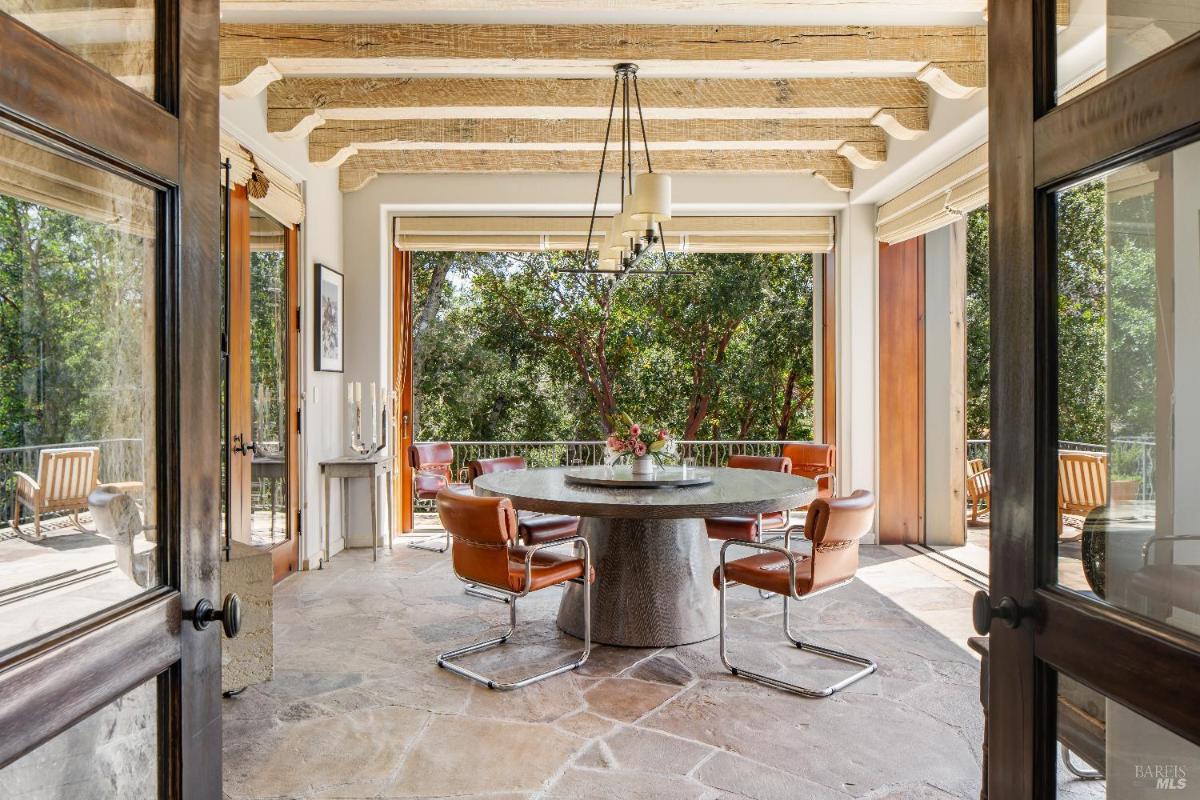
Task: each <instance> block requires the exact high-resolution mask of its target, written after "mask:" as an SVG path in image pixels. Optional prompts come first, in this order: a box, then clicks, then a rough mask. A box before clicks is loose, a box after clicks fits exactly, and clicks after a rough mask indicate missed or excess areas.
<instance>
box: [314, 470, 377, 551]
mask: <svg viewBox="0 0 1200 800" xmlns="http://www.w3.org/2000/svg"><path fill="white" fill-rule="evenodd" d="M394 462H395V459H394V457H393V456H390V455H387V456H382V455H377V456H372V457H370V458H362V457H356V456H342V457H341V458H331V459H329V460H328V461H322V462H321V481H322V483H323V484H324V486H323V488H324V499H325V531H324V535H325V536H324V538H325V560H326V561H328V560H329V559H330V558H332V556H331V554H330V533H329V505H330V504H329V494H330V492H329V484H330V481H331V480H332V479H333V478H341V481H342V536H343V537H345V539H346V547H347V548H349V547H350V491H349V489H350V480H351V479H352V478H366V479H367V481H368V486H369V492H368V493H369V494H370V496H371V500H370V502H371V537H372V543H371V552H372V558H373V560H376V561H378V560H379V494H378V481H379V478H380V476H382V477H383V479H384V483H385V484H387V489H386V492H385V494H386V495H387V516H386V517H385V518H384V528H385V534H384V535H385V536H386V537H387V545H388V549H389V550H391V549H392V530H393V527H392V471H393V470H394V468H395V467H394Z"/></svg>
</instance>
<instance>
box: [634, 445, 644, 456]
mask: <svg viewBox="0 0 1200 800" xmlns="http://www.w3.org/2000/svg"><path fill="white" fill-rule="evenodd" d="M633 454H634V455H637V456H644V455H646V445H644V444H642V443H641V442H638V443H637V444H635V445H634V446H633Z"/></svg>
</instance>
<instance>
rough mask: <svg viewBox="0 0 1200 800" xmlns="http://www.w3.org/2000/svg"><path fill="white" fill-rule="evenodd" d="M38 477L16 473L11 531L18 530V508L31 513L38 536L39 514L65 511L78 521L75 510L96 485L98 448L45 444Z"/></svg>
mask: <svg viewBox="0 0 1200 800" xmlns="http://www.w3.org/2000/svg"><path fill="white" fill-rule="evenodd" d="M40 459H41V460H40V461H39V463H38V476H37V480H34V479H33V478H31V477H30V476H28V475H26V474H25V473H24V472H18V473H16V478H17V486H16V491H15V493H14V498H13V500H14V502H13V519H12V526H13V530H15V531H17V532H18V533H20V532H21V508H22V507H24V508H27V509H29V511H30V513H31V514H33V533H34V535H35V536H38V537H40V536H41V535H42V515H43V514H47V513H53V512H56V511H69V512H71V518H72V520H73V521H74V522H75V527H77V528H82V526H81V525H80V524H79V512H80V511H82V510H84V509H86V508H87V507H88V495H89V494H91V492H92V490H93V489H95V488H96V486H97V485H98V484H99V482H100V481H99V475H100V449H99V448H96V447H47V448H46V449H45V450H42V451H41V453H40Z"/></svg>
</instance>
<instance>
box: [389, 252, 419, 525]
mask: <svg viewBox="0 0 1200 800" xmlns="http://www.w3.org/2000/svg"><path fill="white" fill-rule="evenodd" d="M412 281H413V275H412V253H410V252H408V251H407V250H400V249H399V248H392V390H393V391H394V392H395V394H396V399H395V402H394V403H393V404H392V408H393V409H394V415H395V417H394V419H393V420H392V423H393V424H394V426H395V428H396V445H395V454H396V460H397V464H396V471H395V473H394V480H395V496H396V497H397V498H398V499H399V503H400V505H399V509H400V513H399V514H397V515H396V523H395V524H396V526H397V527H398V528H399V531H393V533H397V532H398V533H409V532H411V531H412V529H413V527H414V525H415V520H414V516H413V496H412V468H411V467H410V466H409V463H408V448H409V446H410V445H411V444H412V443H413V414H412V412H413V374H412V372H413V362H412V286H413V283H412Z"/></svg>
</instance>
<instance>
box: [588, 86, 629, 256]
mask: <svg viewBox="0 0 1200 800" xmlns="http://www.w3.org/2000/svg"><path fill="white" fill-rule="evenodd" d="M620 79H621V78H620V76H619V75H615V76H613V90H612V99H611V100H609V101H608V125H606V126H605V128H604V149H603V150H601V151H600V171H599V173H598V174H597V175H596V196H595V197H594V198H593V199H592V219H591V220H590V221H589V222H588V235H587V244H586V245H585V246H584V248H583V257H584V259H585V261H586V260H587V259H590V258H591V255H592V234H593V233H594V232H595V230H596V211H597V209H599V207H600V185H601V184H602V183H603V182H604V162H606V161H607V160H608V140H609V137H610V135H611V134H612V121H613V111H614V110H615V109H616V107H617V82H618V81H619V80H620ZM596 255H597V259H598V258H599V253H597V254H596Z"/></svg>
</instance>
